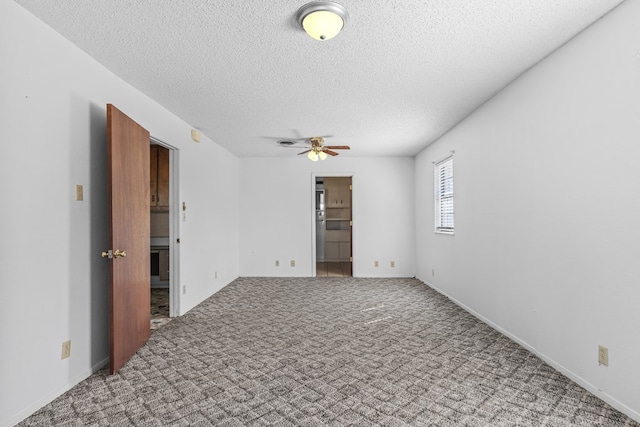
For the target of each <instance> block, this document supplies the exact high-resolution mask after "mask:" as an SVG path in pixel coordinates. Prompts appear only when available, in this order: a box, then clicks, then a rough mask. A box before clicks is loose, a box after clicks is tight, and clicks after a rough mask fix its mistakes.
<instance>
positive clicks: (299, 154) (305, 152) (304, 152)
mask: <svg viewBox="0 0 640 427" xmlns="http://www.w3.org/2000/svg"><path fill="white" fill-rule="evenodd" d="M309 151H311V148H309V149H308V150H307V151H303V152H302V153H298V156H301V155H302V154H307V153H308V152H309Z"/></svg>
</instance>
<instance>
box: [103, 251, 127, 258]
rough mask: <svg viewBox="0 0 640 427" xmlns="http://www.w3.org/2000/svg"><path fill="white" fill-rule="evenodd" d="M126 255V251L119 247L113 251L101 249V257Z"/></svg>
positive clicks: (122, 256) (121, 256)
mask: <svg viewBox="0 0 640 427" xmlns="http://www.w3.org/2000/svg"><path fill="white" fill-rule="evenodd" d="M126 256H127V252H126V251H121V250H120V249H116V250H115V251H112V250H111V249H109V250H108V251H102V258H109V259H111V258H124V257H126Z"/></svg>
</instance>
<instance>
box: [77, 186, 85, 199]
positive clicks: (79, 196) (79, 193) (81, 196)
mask: <svg viewBox="0 0 640 427" xmlns="http://www.w3.org/2000/svg"><path fill="white" fill-rule="evenodd" d="M76 200H78V201H81V200H84V193H83V190H82V185H80V184H78V185H76Z"/></svg>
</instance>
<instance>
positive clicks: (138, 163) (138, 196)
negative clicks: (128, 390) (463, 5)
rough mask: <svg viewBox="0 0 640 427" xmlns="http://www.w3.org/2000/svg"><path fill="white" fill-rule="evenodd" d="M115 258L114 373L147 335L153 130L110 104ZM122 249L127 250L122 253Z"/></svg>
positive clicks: (109, 163)
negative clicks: (150, 172) (150, 133)
mask: <svg viewBox="0 0 640 427" xmlns="http://www.w3.org/2000/svg"><path fill="white" fill-rule="evenodd" d="M107 159H108V160H107V170H108V185H109V222H110V226H111V247H110V249H111V250H112V251H113V252H114V255H113V258H112V259H110V260H109V262H110V263H111V283H110V287H109V316H110V317H109V346H110V351H109V356H110V362H109V369H110V371H111V373H112V374H114V373H116V372H117V371H118V370H119V369H120V368H121V367H122V366H123V365H124V364H125V363H126V362H127V361H128V360H129V359H130V358H131V356H133V355H134V354H135V352H136V351H138V349H139V348H140V347H142V345H144V343H145V342H146V341H147V339H149V334H150V320H151V319H150V317H151V314H150V286H151V277H150V274H151V273H150V271H151V266H150V250H149V241H150V240H149V222H150V217H149V215H150V214H149V194H150V190H149V132H148V131H147V130H145V129H144V128H142V127H141V126H140V125H138V124H137V123H136V122H134V121H133V120H131V119H130V118H129V117H127V116H126V115H125V114H124V113H122V112H121V111H120V110H118V109H117V108H116V107H114V106H113V105H111V104H107ZM117 251H124V252H125V254H126V255H125V256H118V254H119V252H117Z"/></svg>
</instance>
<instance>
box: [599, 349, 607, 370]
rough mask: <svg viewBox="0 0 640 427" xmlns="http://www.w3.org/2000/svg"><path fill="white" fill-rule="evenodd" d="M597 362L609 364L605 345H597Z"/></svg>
mask: <svg viewBox="0 0 640 427" xmlns="http://www.w3.org/2000/svg"><path fill="white" fill-rule="evenodd" d="M598 363H599V364H601V365H604V366H609V349H608V348H607V347H604V346H601V345H599V346H598Z"/></svg>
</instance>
